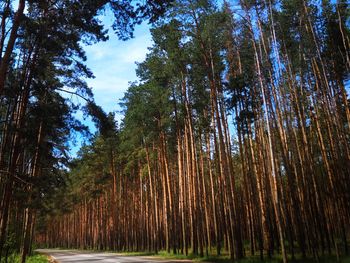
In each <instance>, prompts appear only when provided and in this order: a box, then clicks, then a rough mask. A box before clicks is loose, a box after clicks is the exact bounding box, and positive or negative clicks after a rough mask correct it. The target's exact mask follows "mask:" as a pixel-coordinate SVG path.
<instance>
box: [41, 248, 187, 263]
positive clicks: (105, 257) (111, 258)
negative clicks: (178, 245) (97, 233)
mask: <svg viewBox="0 0 350 263" xmlns="http://www.w3.org/2000/svg"><path fill="white" fill-rule="evenodd" d="M37 252H39V253H43V254H47V255H50V256H51V257H52V258H53V259H54V260H55V261H56V262H58V263H68V262H69V263H93V262H99V263H103V262H114V263H141V262H159V263H175V262H177V263H180V262H181V263H184V262H191V261H188V260H185V261H176V260H167V261H165V260H158V259H154V258H152V257H135V256H121V255H118V254H114V253H95V252H86V251H78V250H53V249H38V250H37Z"/></svg>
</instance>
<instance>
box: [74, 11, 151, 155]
mask: <svg viewBox="0 0 350 263" xmlns="http://www.w3.org/2000/svg"><path fill="white" fill-rule="evenodd" d="M107 12H108V11H107ZM101 20H102V21H103V23H104V24H105V26H106V28H108V29H109V40H107V41H106V42H99V43H97V44H94V45H91V46H86V47H84V49H85V52H86V56H87V61H86V65H87V66H88V67H89V68H90V69H91V70H92V72H93V74H94V76H95V78H94V79H87V80H86V81H87V83H88V85H89V87H91V88H92V91H93V93H94V98H95V102H96V104H97V105H99V106H101V107H102V108H103V109H104V111H105V112H106V113H108V112H116V113H117V114H116V119H117V120H118V123H120V121H121V119H122V118H123V116H122V114H121V113H120V110H121V109H120V107H119V102H120V100H121V99H122V98H123V96H124V93H125V91H126V90H127V88H128V86H129V84H128V83H129V82H132V81H136V80H137V77H136V73H135V70H136V64H135V62H142V61H143V60H144V59H145V57H146V54H147V52H148V49H147V48H148V47H150V46H151V45H152V40H151V39H152V38H151V33H150V30H149V29H150V26H149V25H148V24H147V23H146V22H145V23H143V24H141V25H138V26H136V29H135V32H134V38H132V39H130V40H127V41H121V40H119V39H118V37H117V36H116V35H115V34H114V33H113V30H112V29H111V28H110V26H111V24H112V23H113V16H112V15H111V14H106V15H104V16H103V17H101ZM71 99H73V100H79V98H71ZM82 103H83V102H82ZM77 118H78V119H79V120H81V121H83V123H84V124H85V125H87V126H89V127H90V130H91V131H92V132H94V131H95V127H94V125H93V123H92V122H91V120H90V119H89V118H88V119H86V120H83V118H82V113H81V112H78V113H77ZM77 136H78V138H77V141H78V143H77V145H71V147H72V149H71V151H70V153H71V155H72V156H73V157H74V156H75V155H76V152H77V151H78V150H79V148H80V146H81V143H82V142H83V141H84V138H82V137H81V135H77Z"/></svg>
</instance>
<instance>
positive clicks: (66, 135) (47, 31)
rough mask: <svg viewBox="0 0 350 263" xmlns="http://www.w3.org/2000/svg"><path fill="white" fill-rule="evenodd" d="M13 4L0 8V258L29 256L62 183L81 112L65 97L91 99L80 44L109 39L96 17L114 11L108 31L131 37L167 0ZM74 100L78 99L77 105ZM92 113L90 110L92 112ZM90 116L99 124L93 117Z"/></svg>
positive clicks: (8, 1) (60, 0) (91, 105)
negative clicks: (77, 115)
mask: <svg viewBox="0 0 350 263" xmlns="http://www.w3.org/2000/svg"><path fill="white" fill-rule="evenodd" d="M144 4H145V5H141V4H137V5H134V4H133V3H132V2H130V1H117V0H116V1H107V0H106V1H103V0H101V1H95V0H93V1H68V0H57V1H50V0H48V1H34V0H31V1H26V0H19V1H11V0H4V1H1V3H0V197H1V199H0V201H1V202H0V260H1V262H3V261H2V260H4V261H6V262H7V258H8V256H9V254H11V253H18V252H21V253H22V262H25V258H26V256H27V254H28V252H29V251H30V248H31V244H32V240H33V233H34V230H35V223H36V221H38V220H37V219H38V215H40V214H41V213H43V214H46V213H49V212H50V210H51V208H52V205H51V203H52V201H50V200H51V199H52V198H58V197H56V195H57V194H58V193H59V191H58V190H59V189H60V187H62V186H63V185H64V184H65V181H66V179H65V173H66V167H67V161H68V155H67V153H68V147H69V142H70V141H71V140H72V139H74V138H73V137H72V134H71V132H72V131H74V130H75V131H81V132H84V131H86V129H85V128H84V126H82V125H81V124H80V123H79V121H77V120H76V119H75V118H74V117H73V116H74V112H76V110H77V109H78V108H79V107H80V106H79V105H75V104H74V103H73V101H71V100H70V99H67V96H66V95H64V94H67V93H68V94H75V95H77V96H80V97H83V98H85V99H86V100H88V101H89V104H88V107H87V108H86V111H87V112H89V113H91V114H96V113H98V111H96V108H97V109H98V107H96V105H94V103H93V99H92V93H91V90H90V88H89V87H87V85H86V83H85V80H84V79H86V78H91V77H92V76H93V75H92V73H91V72H90V71H89V69H87V68H86V66H85V65H84V61H85V60H86V57H85V54H84V51H83V48H82V44H85V45H87V44H92V43H95V42H97V41H103V40H107V31H106V30H105V29H104V28H103V25H102V24H101V22H100V21H99V19H98V15H99V14H101V12H102V11H103V9H104V8H110V9H111V10H113V12H114V15H115V17H116V20H115V24H114V30H115V31H116V33H117V34H118V35H119V36H120V38H123V39H126V38H128V37H130V36H131V34H132V30H133V28H134V26H135V25H136V24H137V23H139V22H141V21H142V19H150V20H151V21H155V19H156V18H157V16H159V14H161V13H162V12H164V9H165V7H166V5H167V4H168V1H161V2H159V1H145V3H144ZM75 101H76V100H75ZM94 109H95V110H94ZM95 118H98V115H96V117H95Z"/></svg>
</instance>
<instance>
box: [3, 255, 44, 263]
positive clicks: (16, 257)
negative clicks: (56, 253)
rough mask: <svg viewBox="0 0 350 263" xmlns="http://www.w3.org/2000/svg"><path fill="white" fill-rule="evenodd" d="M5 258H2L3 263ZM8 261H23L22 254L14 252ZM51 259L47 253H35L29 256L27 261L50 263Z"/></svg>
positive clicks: (9, 262) (31, 262)
mask: <svg viewBox="0 0 350 263" xmlns="http://www.w3.org/2000/svg"><path fill="white" fill-rule="evenodd" d="M3 262H5V260H1V263H3ZM7 262H8V263H19V262H21V256H20V255H18V254H12V255H11V256H10V257H9V258H8V259H7ZM48 262H49V260H48V258H47V256H45V255H39V254H34V255H33V256H29V257H27V260H26V263H48Z"/></svg>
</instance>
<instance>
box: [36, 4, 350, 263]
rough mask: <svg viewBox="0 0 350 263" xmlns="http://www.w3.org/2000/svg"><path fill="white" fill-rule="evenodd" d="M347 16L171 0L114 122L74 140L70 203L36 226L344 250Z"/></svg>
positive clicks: (52, 234)
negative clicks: (87, 139)
mask: <svg viewBox="0 0 350 263" xmlns="http://www.w3.org/2000/svg"><path fill="white" fill-rule="evenodd" d="M348 19H349V12H348V4H347V3H345V2H344V1H342V2H340V1H339V2H337V3H334V2H331V1H308V0H292V1H291V0H288V1H287V0H286V1H285V0H280V1H271V0H268V1H247V0H241V1H231V2H230V1H226V2H225V3H224V4H223V6H221V7H218V6H216V4H215V1H177V3H176V4H175V5H174V6H173V7H172V9H171V10H169V12H168V14H167V18H166V19H164V20H163V21H162V22H159V23H158V24H157V26H156V27H154V28H153V29H152V36H153V41H154V45H153V46H152V48H150V53H149V54H148V55H147V58H146V60H145V61H144V62H142V63H140V64H138V70H137V74H138V76H139V79H140V81H139V82H137V83H134V84H133V85H131V86H130V88H129V89H128V91H127V92H126V94H125V97H124V99H123V102H122V106H123V107H124V110H125V117H124V120H123V122H122V125H121V127H120V128H119V129H117V128H113V129H110V132H108V133H107V132H106V131H104V132H101V134H100V135H97V136H96V138H95V140H94V142H93V144H92V145H91V146H86V147H85V148H84V149H82V151H81V154H80V156H79V158H78V159H77V160H76V162H75V163H74V164H73V166H72V168H71V169H72V172H71V174H70V175H69V178H70V179H71V180H72V183H71V184H70V186H69V188H68V189H67V191H68V192H69V193H70V198H68V199H67V202H70V210H69V211H65V213H59V214H57V215H55V216H52V217H50V218H49V219H48V225H47V229H46V231H43V232H42V233H41V235H40V236H39V237H38V240H40V241H41V242H44V243H47V244H48V245H49V246H64V247H81V248H99V249H116V250H128V251H131V250H151V251H158V250H160V249H165V250H167V251H168V252H170V251H173V252H174V253H183V254H188V253H194V254H200V255H203V254H210V253H217V254H220V253H221V251H222V250H223V249H225V250H226V251H229V253H230V255H231V257H232V258H233V259H239V258H242V257H244V256H245V255H247V254H248V255H253V254H256V253H258V254H260V257H261V258H263V257H264V255H266V254H267V255H268V256H271V255H273V254H275V253H282V255H283V261H284V262H287V254H289V255H290V256H291V257H292V258H293V257H294V256H295V255H296V254H301V255H302V256H304V257H305V256H307V255H309V256H312V257H314V258H316V259H317V258H318V257H319V256H320V254H324V253H335V254H336V255H337V257H339V256H340V255H342V254H346V253H348V238H349V233H350V229H349V226H350V222H349V218H350V217H349V211H350V202H349V201H350V180H349V178H350V177H349V175H350V174H349V173H350V137H349V136H350V132H349V127H350V126H349V124H350V109H349V101H348V95H347V90H346V85H349V69H350V60H349V50H350V46H349V45H350V42H349V36H350V35H349V24H348V21H349V20H348ZM346 83H347V84H346ZM111 120H112V119H111V118H109V121H108V119H106V120H105V122H106V123H109V126H111V125H112V124H113V123H112V122H111ZM111 127H113V125H112V126H111Z"/></svg>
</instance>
